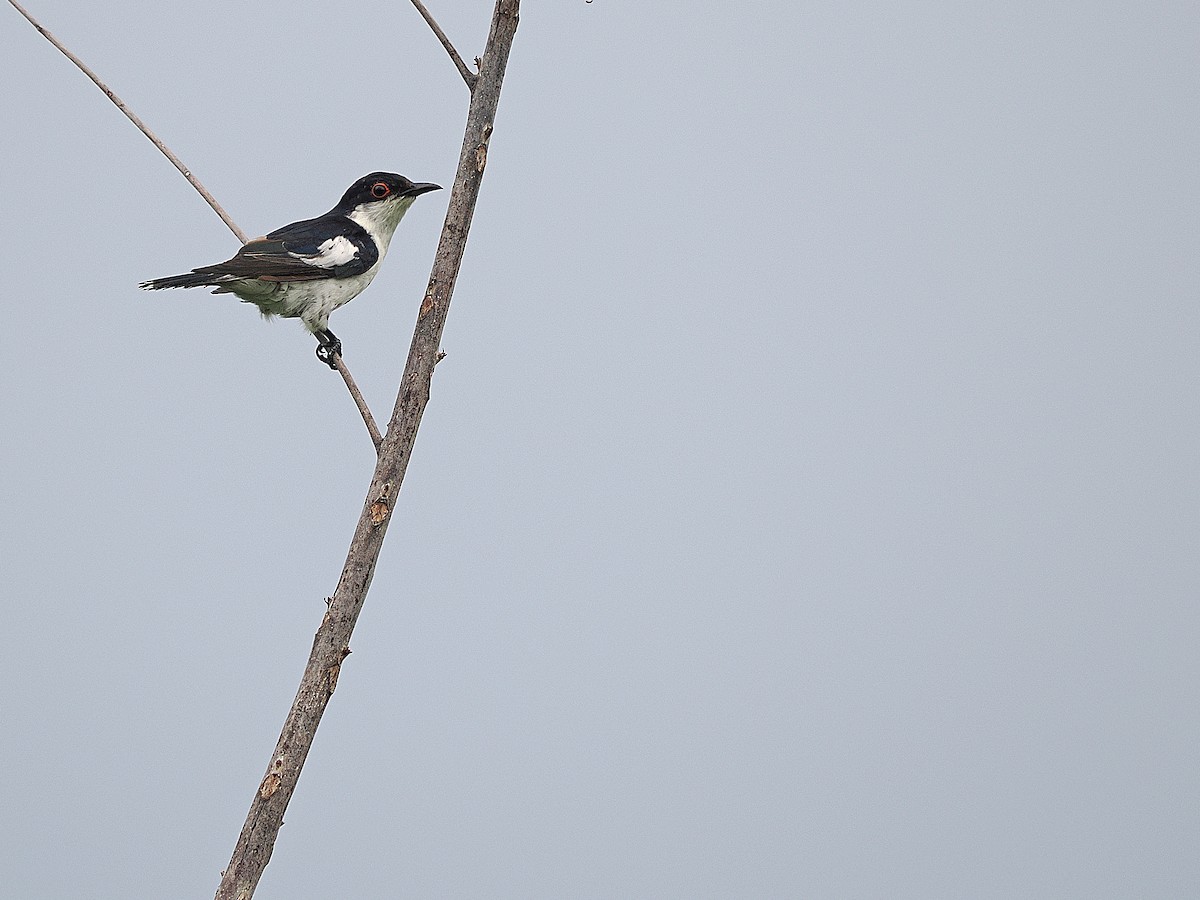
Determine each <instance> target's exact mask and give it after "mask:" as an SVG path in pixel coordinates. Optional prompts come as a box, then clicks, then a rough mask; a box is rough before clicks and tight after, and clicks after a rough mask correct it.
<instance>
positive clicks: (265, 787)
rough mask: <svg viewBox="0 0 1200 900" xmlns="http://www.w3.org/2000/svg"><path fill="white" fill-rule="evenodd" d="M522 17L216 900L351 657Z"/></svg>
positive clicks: (488, 53)
mask: <svg viewBox="0 0 1200 900" xmlns="http://www.w3.org/2000/svg"><path fill="white" fill-rule="evenodd" d="M519 7H520V2H519V0H497V2H496V6H495V10H494V12H493V14H492V23H491V29H490V31H489V34H488V39H487V46H486V49H485V50H484V53H483V56H482V58H481V61H480V70H479V76H478V80H477V81H476V82H475V84H474V85H473V86H472V89H471V104H470V108H469V110H468V113H467V127H466V134H465V135H464V137H463V146H462V152H461V154H460V156H459V161H458V173H457V175H456V177H455V179H454V187H453V189H452V191H451V194H450V206H449V209H448V211H447V213H446V222H445V224H444V225H443V227H442V236H441V240H440V242H439V244H438V249H437V253H436V255H435V257H434V264H433V272H432V274H431V275H430V278H429V286H428V288H427V289H426V291H425V298H424V300H423V301H422V303H421V309H420V312H419V314H418V316H417V326H416V331H415V332H414V334H413V338H412V343H411V345H410V347H409V351H408V361H407V363H406V365H405V368H404V377H403V380H402V382H401V384H400V391H399V394H398V395H397V397H396V406H395V409H394V411H393V413H392V419H391V422H390V423H389V425H388V430H387V435H386V437H384V439H383V447H382V450H381V452H380V455H379V461H378V463H377V465H376V467H375V474H374V476H373V477H372V479H371V487H370V490H369V491H368V492H367V497H366V501H365V502H364V504H363V510H362V515H361V516H360V517H359V521H358V526H357V528H356V529H355V532H354V537H353V539H352V540H351V542H350V549H349V552H348V553H347V555H346V562H345V565H344V566H343V568H342V575H341V578H340V580H339V581H338V586H337V590H336V591H335V592H334V595H333V597H332V598H330V600H329V608H328V610H327V611H326V613H325V617H324V619H323V620H322V622H321V625H320V627H319V628H318V629H317V633H316V636H315V637H314V639H313V646H312V652H311V653H310V655H309V659H308V665H307V666H306V668H305V670H304V676H303V678H302V679H301V681H300V688H299V690H298V691H297V693H296V699H295V700H294V701H293V703H292V708H291V711H290V712H289V713H288V716H287V720H286V722H285V723H284V727H283V732H282V733H281V734H280V736H279V741H278V743H277V744H276V746H275V752H274V753H273V754H272V755H271V761H270V763H269V764H268V766H267V772H266V775H265V776H264V777H263V781H262V783H261V785H260V786H259V789H258V791H257V792H256V793H255V795H254V799H253V800H252V801H251V804H250V811H249V814H248V815H247V816H246V822H245V825H244V826H243V827H242V833H241V835H240V836H239V837H238V841H237V846H236V847H235V849H234V852H233V858H232V859H231V860H230V862H229V867H228V868H227V869H226V870H225V872H224V874H223V875H222V878H221V886H220V888H219V889H218V890H217V895H216V896H217V900H248V898H250V897H251V896H253V894H254V890H255V888H256V887H257V885H258V881H259V879H260V878H261V877H262V873H263V870H264V869H265V868H266V865H267V862H268V861H269V860H270V858H271V852H272V850H273V849H274V846H275V839H276V836H277V834H278V832H279V827H280V825H282V824H283V814H284V811H285V810H286V809H287V805H288V802H289V801H290V800H291V797H292V793H293V791H294V790H295V788H296V782H297V780H298V779H299V777H300V770H301V768H302V767H303V765H304V761H305V758H306V757H307V756H308V751H309V748H310V747H311V746H312V742H313V738H314V736H315V735H316V731H317V726H318V725H319V724H320V721H321V716H322V714H323V713H324V712H325V707H326V705H327V704H328V702H329V698H330V696H331V695H332V694H333V690H334V687H335V686H336V684H337V677H338V673H339V672H340V671H341V665H342V661H343V660H344V659H345V658H346V655H347V654H348V653H349V652H350V650H349V648H350V636H351V634H352V633H353V631H354V625H355V623H356V622H357V621H358V616H359V613H360V612H361V610H362V605H363V601H364V600H365V599H366V595H367V590H368V589H369V588H370V586H371V578H372V576H373V575H374V573H375V564H376V561H377V560H378V559H379V551H380V549H381V548H382V546H383V538H384V535H385V534H386V532H387V526H388V522H389V521H390V520H391V515H392V510H393V508H394V507H395V504H396V500H397V497H398V495H399V493H400V485H401V483H402V482H403V480H404V473H405V471H406V469H407V468H408V461H409V459H410V458H411V456H412V448H413V443H414V441H415V439H416V436H417V429H418V427H419V426H420V424H421V416H422V414H423V413H424V411H425V405H426V403H427V402H428V401H429V385H430V379H431V377H432V375H433V368H434V366H435V365H436V364H437V360H438V348H439V344H440V342H441V335H442V329H443V327H444V326H445V323H446V314H447V312H448V311H449V307H450V298H451V295H452V294H453V291H454V282H455V280H456V279H457V277H458V271H459V266H460V264H461V262H462V256H463V251H464V249H465V247H466V241H467V234H468V232H469V231H470V227H471V218H472V216H473V214H474V211H475V201H476V199H477V198H478V196H479V187H480V184H481V182H482V179H483V172H484V169H485V167H486V164H487V148H488V142H489V140H490V138H491V134H492V124H493V122H494V121H495V115H496V107H497V104H498V103H499V99H500V87H501V84H502V83H503V80H504V70H505V67H506V66H507V64H508V55H509V51H510V49H511V47H512V40H513V36H514V35H515V33H516V29H517V19H518V13H519Z"/></svg>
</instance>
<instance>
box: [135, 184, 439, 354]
mask: <svg viewBox="0 0 1200 900" xmlns="http://www.w3.org/2000/svg"><path fill="white" fill-rule="evenodd" d="M438 190H441V187H440V186H439V185H436V184H425V183H419V182H418V183H414V182H412V181H409V180H408V179H407V178H405V177H404V176H403V175H393V174H392V173H390V172H372V173H371V174H370V175H367V176H365V177H363V178H360V179H358V181H356V182H354V184H352V185H350V189H349V190H347V191H346V193H345V194H344V195H343V196H342V199H341V200H339V201H338V204H337V206H335V207H334V208H333V209H331V210H330V211H329V212H327V213H325V215H323V216H317V217H316V218H315V219H305V220H304V221H303V222H293V223H292V224H291V225H284V226H283V227H282V228H280V229H277V230H276V231H272V232H271V233H270V234H268V235H267V236H266V237H260V238H255V239H254V240H252V241H250V242H248V243H247V244H246V245H245V246H243V247H242V249H241V250H239V251H238V252H237V254H236V255H235V256H234V257H233V258H232V259H228V260H226V261H225V262H223V263H217V264H216V265H215V266H202V267H200V268H199V269H192V271H191V272H189V273H188V274H186V275H172V276H170V277H168V278H155V279H154V280H153V281H146V282H143V283H142V284H141V285H139V286H140V287H142V288H145V289H146V290H149V291H157V290H162V289H163V288H190V287H215V288H216V290H215V291H213V293H214V294H233V295H234V296H236V297H238V298H240V299H241V300H243V301H245V302H246V303H253V304H254V305H255V306H257V307H258V308H259V309H260V310H261V311H262V314H263V317H264V318H268V319H269V318H271V317H272V316H282V317H283V318H285V319H300V321H302V322H303V323H304V326H305V327H306V328H307V329H308V330H309V331H310V332H312V333H313V335H314V336H315V337H316V339H317V358H318V359H320V360H321V362H323V363H325V364H326V365H328V366H329V367H330V368H331V369H336V368H337V359H336V357H338V356H340V355H341V352H342V342H341V341H339V340H338V339H337V337H336V336H335V335H334V333H333V332H332V331H330V330H329V314H330V313H332V312H333V311H334V310H335V309H337V308H338V307H341V306H345V305H346V304H347V303H349V302H350V301H351V300H353V299H354V298H355V297H357V296H358V295H359V294H361V293H362V292H363V290H364V289H365V288H366V287H367V285H369V284H370V283H371V279H373V278H374V277H375V273H377V272H378V271H379V266H380V264H381V263H382V262H383V257H384V254H386V253H387V249H388V244H390V243H391V241H392V234H393V233H394V232H395V231H396V226H397V225H399V224H400V220H401V219H402V218H403V217H404V214H405V213H406V212H408V208H409V207H410V206H412V205H413V201H414V200H416V199H417V197H419V196H420V195H421V194H424V193H426V192H428V191H438Z"/></svg>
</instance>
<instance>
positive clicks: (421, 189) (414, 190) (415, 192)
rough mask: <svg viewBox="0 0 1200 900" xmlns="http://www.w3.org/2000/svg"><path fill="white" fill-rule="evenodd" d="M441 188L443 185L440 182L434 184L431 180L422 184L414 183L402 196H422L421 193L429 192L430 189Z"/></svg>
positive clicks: (437, 189)
mask: <svg viewBox="0 0 1200 900" xmlns="http://www.w3.org/2000/svg"><path fill="white" fill-rule="evenodd" d="M441 189H442V186H441V185H440V184H432V183H430V182H424V183H421V184H414V185H413V186H412V187H410V188H409V189H408V190H407V191H405V192H404V193H403V194H402V195H401V196H403V197H417V196H420V195H421V194H428V193H429V192H430V191H440V190H441Z"/></svg>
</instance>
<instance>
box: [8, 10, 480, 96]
mask: <svg viewBox="0 0 1200 900" xmlns="http://www.w3.org/2000/svg"><path fill="white" fill-rule="evenodd" d="M9 2H10V3H11V2H12V0H9ZM412 5H413V6H415V7H416V8H417V12H419V13H420V14H421V18H423V19H424V20H425V21H426V22H427V23H428V24H429V27H430V28H432V29H433V33H434V34H435V35H437V39H438V40H439V41H441V42H442V46H443V47H445V48H446V52H447V53H449V54H450V59H451V60H453V62H454V66H455V68H457V69H458V73H459V74H460V75H462V77H463V81H465V82H466V83H467V87H468V88H469V89H470V90H472V91H473V90H475V82H477V81H478V80H479V76H478V75H476V74H475V73H474V72H472V71H471V70H470V69H468V68H467V64H466V63H465V62H463V59H462V57H461V56H459V55H458V51H457V50H455V49H454V45H453V44H452V43H450V38H448V37H446V32H444V31H442V29H441V26H440V25H438V23H437V22H436V21H435V20H434V18H433V16H432V14H430V12H429V10H427V9H426V8H425V4H424V3H422V2H421V0H412ZM475 62H476V64H478V62H479V58H478V57H476V58H475Z"/></svg>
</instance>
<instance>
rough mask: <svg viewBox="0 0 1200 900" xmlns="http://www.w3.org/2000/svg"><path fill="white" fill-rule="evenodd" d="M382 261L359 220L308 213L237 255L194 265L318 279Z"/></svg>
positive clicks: (230, 272)
mask: <svg viewBox="0 0 1200 900" xmlns="http://www.w3.org/2000/svg"><path fill="white" fill-rule="evenodd" d="M378 261H379V250H378V249H377V248H376V246H375V242H374V241H373V240H371V236H370V235H369V234H367V232H366V229H364V228H363V227H362V226H361V225H359V224H358V223H357V222H352V221H351V220H349V219H347V218H344V217H341V216H339V217H337V218H320V219H308V220H305V221H303V222H293V223H292V224H291V225H285V226H283V227H282V228H280V229H278V230H276V231H272V232H271V233H270V234H268V235H267V236H266V237H261V238H255V239H254V240H252V241H250V242H248V243H247V244H246V245H245V246H243V247H242V249H241V250H239V251H238V252H237V255H236V256H234V257H233V258H232V259H229V260H226V261H225V262H223V263H218V264H217V265H215V266H205V267H204V268H202V269H196V270H194V271H196V272H199V273H201V274H205V275H214V276H219V277H224V278H258V279H260V280H262V281H313V280H315V279H318V278H349V277H351V276H352V275H360V274H362V273H363V272H365V271H367V269H369V268H371V266H373V265H375V263H377V262H378Z"/></svg>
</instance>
